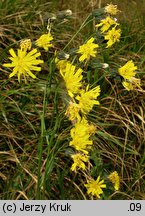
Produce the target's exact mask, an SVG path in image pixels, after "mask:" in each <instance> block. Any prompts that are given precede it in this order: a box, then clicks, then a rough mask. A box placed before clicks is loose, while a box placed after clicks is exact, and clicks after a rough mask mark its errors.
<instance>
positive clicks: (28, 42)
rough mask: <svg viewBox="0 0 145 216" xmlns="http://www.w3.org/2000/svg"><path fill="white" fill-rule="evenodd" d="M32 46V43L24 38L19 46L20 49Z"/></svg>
mask: <svg viewBox="0 0 145 216" xmlns="http://www.w3.org/2000/svg"><path fill="white" fill-rule="evenodd" d="M31 47H32V43H31V40H30V39H25V40H22V41H21V42H20V48H21V50H22V51H27V50H30V49H31Z"/></svg>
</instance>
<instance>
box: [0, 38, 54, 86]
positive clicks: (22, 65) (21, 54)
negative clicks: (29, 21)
mask: <svg viewBox="0 0 145 216" xmlns="http://www.w3.org/2000/svg"><path fill="white" fill-rule="evenodd" d="M52 39H53V37H52V36H51V35H50V34H43V35H42V36H41V37H40V38H39V39H38V40H37V41H36V42H35V44H36V45H37V46H38V47H43V48H44V49H45V50H46V51H47V50H48V48H49V47H51V46H52V44H51V43H50V41H51V40H52ZM9 53H10V55H11V57H9V59H10V60H11V63H5V64H3V66H4V67H8V68H13V71H12V73H10V75H9V78H11V77H13V76H15V75H16V74H17V76H18V81H19V83H20V80H21V76H22V75H23V77H24V80H25V82H27V78H28V77H29V76H30V77H32V78H33V79H35V78H36V76H35V75H34V74H33V73H32V71H36V72H39V71H41V67H40V66H38V65H39V64H42V63H43V60H40V59H37V58H38V57H40V56H41V53H40V52H38V50H37V49H36V48H32V42H31V40H30V39H25V40H22V41H21V42H20V48H18V49H17V54H16V53H15V51H14V49H12V48H11V49H10V50H9Z"/></svg>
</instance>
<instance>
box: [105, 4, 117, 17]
mask: <svg viewBox="0 0 145 216" xmlns="http://www.w3.org/2000/svg"><path fill="white" fill-rule="evenodd" d="M105 12H106V13H108V14H110V15H116V14H117V13H118V12H119V10H118V9H117V5H113V4H107V6H106V7H105Z"/></svg>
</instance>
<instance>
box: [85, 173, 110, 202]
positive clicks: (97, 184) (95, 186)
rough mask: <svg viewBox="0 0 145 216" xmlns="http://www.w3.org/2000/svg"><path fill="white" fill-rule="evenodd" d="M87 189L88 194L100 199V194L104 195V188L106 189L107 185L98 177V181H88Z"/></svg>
mask: <svg viewBox="0 0 145 216" xmlns="http://www.w3.org/2000/svg"><path fill="white" fill-rule="evenodd" d="M85 187H86V188H87V193H88V194H91V195H93V196H96V197H97V198H98V199H99V198H100V194H103V190H102V188H106V184H104V180H102V181H100V176H98V178H97V180H96V181H95V180H94V179H92V180H88V181H87V184H85Z"/></svg>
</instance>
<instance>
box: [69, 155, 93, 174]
mask: <svg viewBox="0 0 145 216" xmlns="http://www.w3.org/2000/svg"><path fill="white" fill-rule="evenodd" d="M71 157H72V159H73V161H74V163H73V164H72V166H71V170H72V171H76V169H82V170H85V169H86V165H85V163H84V162H88V161H89V157H88V156H87V155H82V154H79V153H78V154H75V155H72V156H71Z"/></svg>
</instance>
